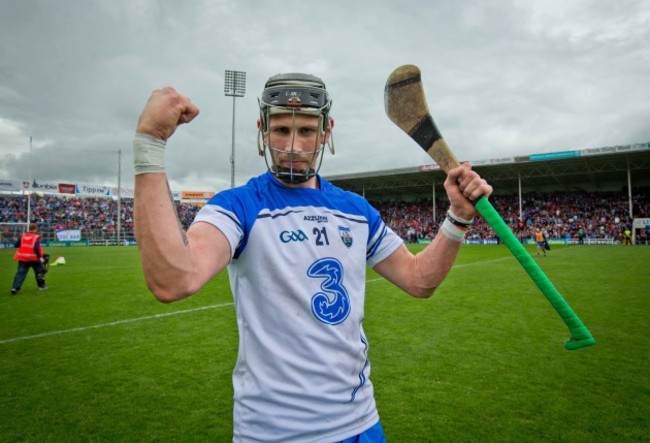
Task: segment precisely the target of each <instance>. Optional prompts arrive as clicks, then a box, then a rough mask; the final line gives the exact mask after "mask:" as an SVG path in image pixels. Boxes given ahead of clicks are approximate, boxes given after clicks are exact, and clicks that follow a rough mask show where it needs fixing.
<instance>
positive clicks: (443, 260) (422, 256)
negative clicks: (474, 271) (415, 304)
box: [410, 234, 462, 297]
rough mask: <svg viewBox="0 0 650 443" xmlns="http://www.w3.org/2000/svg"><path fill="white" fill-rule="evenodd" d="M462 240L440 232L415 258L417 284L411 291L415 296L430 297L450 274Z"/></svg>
mask: <svg viewBox="0 0 650 443" xmlns="http://www.w3.org/2000/svg"><path fill="white" fill-rule="evenodd" d="M461 244H462V243H461V242H459V241H456V240H452V239H450V238H448V237H447V236H445V235H442V234H438V235H437V236H436V238H435V239H434V240H433V241H432V242H431V243H430V244H429V245H428V246H427V247H426V248H424V249H423V250H422V251H420V252H419V253H418V254H417V255H416V256H415V258H414V275H415V276H416V277H417V278H416V279H415V283H416V285H415V286H414V288H413V289H412V290H411V291H410V293H411V295H413V296H415V297H430V296H431V295H432V294H433V293H434V291H435V290H436V288H437V287H438V286H440V284H442V282H443V281H444V279H445V278H446V277H447V274H449V271H450V270H451V268H452V266H453V265H454V262H455V261H456V257H457V256H458V251H460V246H461Z"/></svg>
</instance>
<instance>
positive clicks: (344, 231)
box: [339, 226, 352, 248]
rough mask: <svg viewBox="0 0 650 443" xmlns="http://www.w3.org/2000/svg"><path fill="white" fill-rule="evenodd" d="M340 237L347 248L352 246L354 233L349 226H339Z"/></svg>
mask: <svg viewBox="0 0 650 443" xmlns="http://www.w3.org/2000/svg"><path fill="white" fill-rule="evenodd" d="M339 236H340V237H341V241H342V242H343V244H344V245H345V246H347V247H348V248H349V247H350V246H352V232H350V228H348V227H347V226H339Z"/></svg>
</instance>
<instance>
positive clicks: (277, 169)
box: [269, 165, 316, 185]
mask: <svg viewBox="0 0 650 443" xmlns="http://www.w3.org/2000/svg"><path fill="white" fill-rule="evenodd" d="M269 170H270V171H271V173H272V174H273V175H274V176H275V177H276V178H277V179H279V180H280V181H282V182H283V183H286V184H288V185H299V184H302V183H306V182H308V181H309V179H311V178H312V177H314V176H315V175H316V171H315V170H314V168H309V169H308V170H306V171H302V172H297V171H294V170H293V169H291V168H283V167H281V166H278V165H273V166H271V167H270V168H269Z"/></svg>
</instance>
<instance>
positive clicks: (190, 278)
mask: <svg viewBox="0 0 650 443" xmlns="http://www.w3.org/2000/svg"><path fill="white" fill-rule="evenodd" d="M198 114H199V109H198V108H197V107H196V106H195V105H194V104H192V102H191V101H190V100H189V98H187V97H185V96H183V95H181V94H179V93H178V92H176V91H175V90H174V89H173V88H163V89H157V90H155V91H154V92H153V93H152V94H151V97H150V98H149V100H148V102H147V104H146V105H145V107H144V109H143V111H142V114H141V115H140V119H139V121H138V126H137V130H136V136H135V139H134V142H133V156H134V164H135V173H136V176H135V234H136V240H137V243H138V249H139V250H140V256H141V260H142V268H143V271H144V277H145V281H146V283H147V286H148V287H149V289H150V290H151V292H152V293H153V294H154V296H155V297H156V298H157V299H159V300H160V301H163V302H172V301H175V300H179V299H182V298H184V297H187V296H188V295H191V294H193V293H195V292H196V291H198V290H199V289H201V287H203V285H205V283H206V282H207V281H208V280H209V279H210V278H211V277H213V276H214V275H216V274H217V273H218V272H219V271H221V270H222V269H223V268H224V267H225V266H226V265H227V263H228V261H229V259H230V246H229V244H228V241H227V240H226V238H225V236H224V235H223V234H222V233H221V231H219V230H218V229H217V228H216V227H214V226H212V225H209V224H207V223H196V224H194V225H193V226H192V227H191V228H190V229H189V230H188V232H187V233H186V232H184V230H183V228H182V225H181V223H180V221H179V219H178V215H177V213H176V208H175V207H174V202H173V199H172V195H171V192H170V189H169V185H168V183H167V176H166V174H165V168H164V153H165V145H166V142H167V140H168V139H169V137H171V135H172V134H173V133H174V131H175V130H176V128H177V127H178V125H180V124H183V123H189V122H190V121H192V120H193V119H194V118H195V117H196V116H197V115H198Z"/></svg>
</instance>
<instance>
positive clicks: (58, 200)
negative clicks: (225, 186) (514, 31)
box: [0, 188, 650, 242]
mask: <svg viewBox="0 0 650 443" xmlns="http://www.w3.org/2000/svg"><path fill="white" fill-rule="evenodd" d="M490 200H491V201H492V204H493V205H494V207H495V209H496V210H497V211H498V212H499V214H501V216H502V217H503V219H504V220H505V221H506V222H507V223H508V225H509V226H510V228H511V229H512V231H513V232H514V233H515V234H517V236H518V237H520V238H522V239H527V238H530V237H531V236H532V232H533V231H534V228H535V227H537V226H540V227H542V228H543V229H544V230H546V231H547V232H548V233H549V237H551V238H554V239H563V238H576V237H577V235H578V234H577V232H578V229H580V228H582V229H583V230H584V231H585V233H586V237H587V238H588V239H603V238H613V239H619V238H620V236H621V233H622V231H623V229H624V228H625V227H626V226H630V225H631V223H632V220H631V219H630V217H629V215H628V214H629V208H628V201H627V200H628V199H627V192H626V191H625V190H622V191H605V192H586V191H576V192H551V193H542V192H529V193H526V194H522V208H523V212H522V214H523V217H522V220H521V221H520V220H519V204H518V197H517V195H494V196H492V197H491V198H490ZM633 201H634V208H633V213H634V214H635V215H636V216H638V217H650V188H643V189H639V190H636V191H635V193H634V195H633ZM372 203H373V205H374V206H375V207H376V208H377V209H378V210H379V211H380V212H381V214H382V216H383V217H384V220H385V221H386V222H387V224H388V225H389V226H390V227H391V228H392V229H394V230H395V232H397V233H398V234H399V235H400V236H401V237H402V238H404V240H405V241H410V242H415V241H422V240H430V239H432V238H434V237H435V235H436V233H437V228H438V224H439V223H440V222H441V220H442V217H444V214H445V211H446V203H445V202H442V201H437V202H436V219H437V220H436V221H435V222H434V220H433V219H432V212H433V209H432V208H433V201H432V200H431V199H420V200H417V201H414V202H405V201H401V200H400V201H390V202H387V201H378V202H372ZM30 205H31V220H32V221H33V222H35V223H37V224H38V225H39V227H40V230H41V233H42V235H43V238H44V239H45V240H53V239H55V238H56V237H55V234H56V231H59V230H64V229H79V230H81V233H82V238H83V239H88V240H108V239H114V238H115V235H116V220H117V202H116V200H115V199H112V198H110V197H79V196H74V197H68V196H59V195H36V194H32V200H31V203H30ZM176 209H177V211H178V215H179V217H180V219H181V223H182V225H183V227H184V228H187V227H189V225H190V223H191V222H192V220H193V219H194V216H195V215H196V212H197V211H198V209H199V207H198V206H196V205H192V204H186V203H178V202H177V203H176ZM121 212H122V215H121V219H122V226H121V229H122V234H121V235H122V236H123V238H125V239H133V238H134V232H133V227H134V223H133V199H129V198H127V199H122V201H121ZM26 219H27V197H26V196H24V195H12V194H0V223H17V222H24V221H25V220H26ZM639 234H640V235H641V236H642V235H643V234H644V233H639ZM7 237H8V233H7V232H4V235H3V238H4V240H5V241H11V239H9V238H7ZM468 239H472V240H490V239H494V232H493V231H492V229H491V228H490V227H489V226H488V225H487V224H486V223H485V222H484V221H483V220H482V219H481V218H480V217H479V218H478V219H477V221H476V223H475V224H474V225H473V226H472V227H471V229H470V231H469V233H468Z"/></svg>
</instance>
